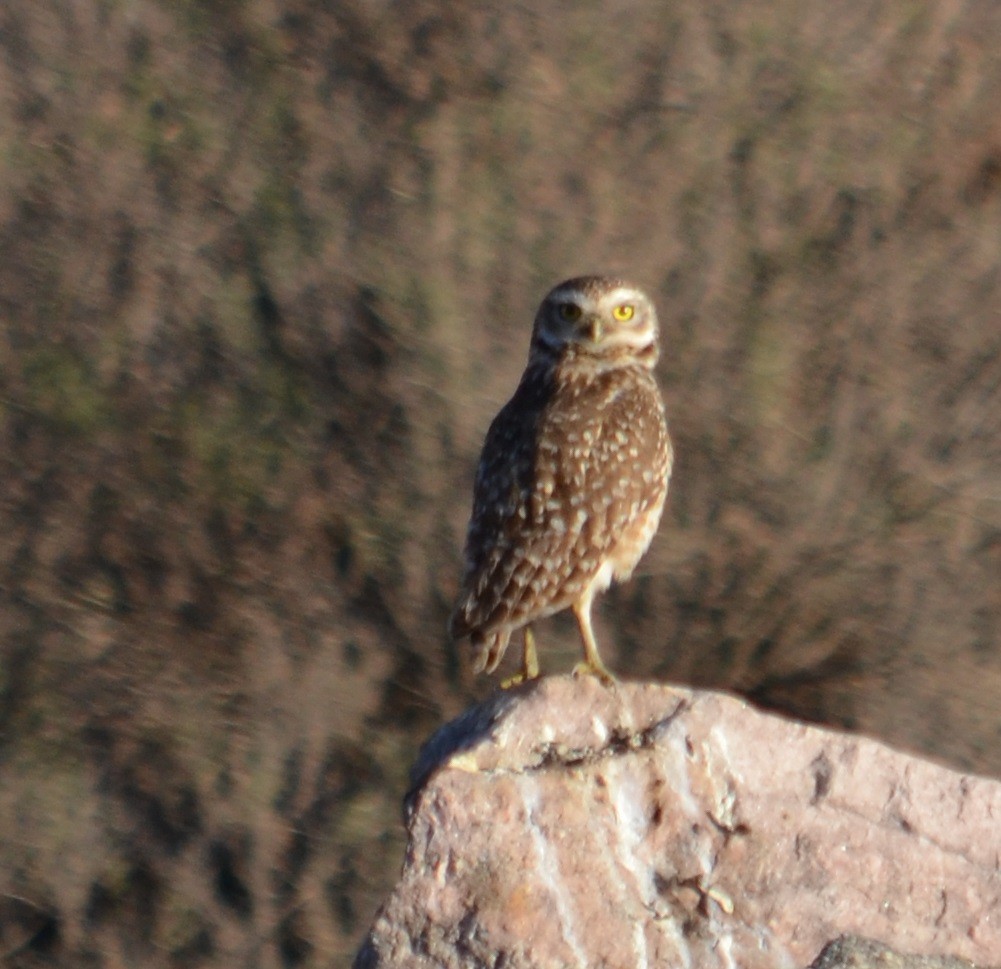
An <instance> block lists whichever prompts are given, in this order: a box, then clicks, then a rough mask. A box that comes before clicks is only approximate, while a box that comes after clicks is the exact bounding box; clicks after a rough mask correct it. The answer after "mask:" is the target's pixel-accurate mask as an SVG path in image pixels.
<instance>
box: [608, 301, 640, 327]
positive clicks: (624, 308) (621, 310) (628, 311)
mask: <svg viewBox="0 0 1001 969" xmlns="http://www.w3.org/2000/svg"><path fill="white" fill-rule="evenodd" d="M635 312H636V310H635V308H634V307H633V305H632V304H631V303H620V304H619V305H618V306H616V307H615V309H614V310H612V316H614V317H615V318H616V319H617V320H618V321H619V322H620V323H625V322H626V320H631V319H632V318H633V313H635Z"/></svg>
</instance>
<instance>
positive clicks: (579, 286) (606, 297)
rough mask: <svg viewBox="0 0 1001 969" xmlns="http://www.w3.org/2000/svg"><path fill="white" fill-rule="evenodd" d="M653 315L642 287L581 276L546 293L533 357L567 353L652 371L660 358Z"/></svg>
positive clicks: (537, 321) (537, 317)
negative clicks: (639, 365)
mask: <svg viewBox="0 0 1001 969" xmlns="http://www.w3.org/2000/svg"><path fill="white" fill-rule="evenodd" d="M657 331H658V327H657V311H656V310H655V309H654V306H653V302H652V301H651V300H650V298H649V297H648V296H647V295H646V293H644V292H643V291H642V290H641V289H638V288H637V287H636V286H633V285H632V284H631V283H627V282H625V281H623V280H621V279H613V278H609V277H607V276H580V277H578V278H576V279H568V280H566V282H563V283H560V284H559V285H558V286H555V287H554V288H553V289H552V290H550V292H549V294H548V295H547V296H546V298H545V299H544V300H543V301H542V305H541V306H540V307H539V311H538V313H536V315H535V327H534V329H533V330H532V354H533V355H541V356H547V357H553V356H560V355H562V354H563V353H564V352H565V351H567V350H568V349H573V350H574V351H575V352H576V354H578V355H581V356H584V357H594V358H597V359H598V360H600V361H602V362H606V361H607V362H609V363H613V364H617V363H628V362H633V361H635V362H639V363H642V364H644V365H645V366H648V367H653V365H654V364H655V363H656V362H657V357H658V354H659V348H658V342H657Z"/></svg>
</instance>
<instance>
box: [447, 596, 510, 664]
mask: <svg viewBox="0 0 1001 969" xmlns="http://www.w3.org/2000/svg"><path fill="white" fill-rule="evenodd" d="M470 611H471V610H470V609H469V608H468V607H467V606H464V605H460V606H459V607H458V608H457V609H456V610H455V612H454V613H452V618H451V620H450V621H449V624H448V631H449V635H451V637H452V639H462V638H464V637H465V636H468V637H469V643H470V645H471V646H472V647H473V660H472V664H471V665H472V669H473V672H474V673H493V671H494V670H495V669H497V667H498V665H499V664H500V661H501V660H502V659H503V658H504V653H505V651H506V650H507V644H508V642H509V641H510V639H511V629H510V628H504V627H501V628H500V629H497V628H494V629H491V630H490V631H489V632H484V631H483V629H482V627H479V628H478V627H476V626H473V625H471V624H470V618H472V617H470V615H469V613H470Z"/></svg>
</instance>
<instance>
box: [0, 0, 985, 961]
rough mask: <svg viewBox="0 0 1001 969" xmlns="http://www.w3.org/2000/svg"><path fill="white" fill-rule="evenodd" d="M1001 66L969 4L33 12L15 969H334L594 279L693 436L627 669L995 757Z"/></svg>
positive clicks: (0, 838)
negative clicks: (485, 526) (473, 563)
mask: <svg viewBox="0 0 1001 969" xmlns="http://www.w3.org/2000/svg"><path fill="white" fill-rule="evenodd" d="M999 51H1001V6H999V5H997V4H993V3H960V2H958V0H927V2H920V0H916V2H908V3H878V2H867V0H846V2H844V3H841V4H838V5H837V6H836V7H835V6H833V5H831V4H829V3H827V2H821V0H810V2H807V3H791V2H779V3H775V2H771V0H750V2H745V3H734V4H725V3H716V2H709V3H707V2H705V0H681V2H678V3H674V4H664V3H661V2H659V0H630V2H628V3H607V4H601V3H587V4H579V3H573V2H569V0H567V2H551V3H544V4H523V5H517V4H506V3H499V2H490V3H487V2H484V3H478V4H477V3H469V4H435V3H431V2H429V0H417V2H404V0H398V2H395V3H389V2H372V3H362V2H351V3H324V2H320V0H290V2H278V0H225V2H218V3H216V2H208V0H131V2H126V0H9V2H6V3H4V4H3V7H2V10H0V149H2V154H0V173H2V177H0V324H2V325H0V435H2V446H0V514H2V528H0V603H2V608H0V651H2V653H0V658H2V668H0V832H2V834H0V961H4V962H5V964H7V965H10V966H12V967H17V969H22V967H33V966H45V965H67V966H70V965H72V966H94V967H104V966H107V967H114V966H120V965H144V966H151V967H156V966H198V965H206V966H207V965H212V966H219V967H228V966H234V967H235V966H241V967H243V966H260V967H283V969H294V967H299V966H303V967H310V966H328V965H336V964H343V963H344V962H345V961H346V960H347V958H348V956H349V954H350V952H351V951H352V949H353V946H354V945H355V944H356V942H357V940H358V938H359V936H360V934H361V933H362V932H363V931H364V929H365V928H366V926H367V922H368V920H369V918H370V917H371V915H372V912H373V910H374V907H375V905H376V904H377V902H378V899H379V898H380V896H381V895H382V894H383V893H384V891H385V890H386V887H387V885H388V884H389V883H390V881H391V880H392V878H393V877H394V875H395V871H396V867H397V865H398V862H399V859H400V856H401V852H402V845H401V835H400V829H399V825H398V810H399V808H398V805H399V801H400V797H401V795H402V792H403V790H404V787H405V784H406V770H407V767H408V765H409V762H410V761H411V759H412V757H413V755H414V752H415V749H416V745H417V744H418V743H419V742H420V740H421V739H422V738H423V737H424V736H426V735H427V733H428V732H429V731H430V730H431V729H432V728H433V727H434V726H435V725H436V724H438V723H440V722H441V721H442V719H443V718H445V717H447V716H450V715H452V714H453V713H455V712H456V711H458V710H459V709H461V707H462V706H463V705H465V704H466V703H468V702H469V701H470V699H471V698H472V697H474V696H476V695H482V694H483V693H484V692H485V691H487V690H489V689H491V688H492V684H490V683H487V682H477V683H473V682H471V680H470V679H469V676H468V673H467V672H466V670H465V668H464V666H463V662H462V657H461V656H460V655H458V654H457V653H456V651H454V650H453V648H452V647H451V646H450V645H449V644H448V643H447V642H446V641H445V638H444V632H443V630H444V625H445V618H446V616H447V612H448V608H449V603H450V600H451V598H452V596H453V594H454V592H455V589H456V584H457V580H458V571H459V549H460V545H461V537H462V529H463V526H464V522H465V517H466V513H467V508H468V500H469V496H468V491H469V486H470V481H471V475H472V467H473V463H474V461H475V455H476V450H477V448H478V444H479V440H480V438H481V436H482V433H483V431H484V429H485V427H486V424H487V421H488V420H489V417H490V415H491V413H492V412H493V410H494V409H495V408H496V407H497V406H498V405H499V404H500V403H501V402H502V401H503V400H504V398H505V396H506V395H507V394H508V393H509V392H510V390H511V389H512V386H513V383H514V381H515V380H516V378H517V375H518V373H519V371H520V369H521V365H522V362H523V358H524V353H525V348H526V337H527V330H528V324H529V321H530V318H531V314H532V312H533V310H534V306H535V304H536V303H537V301H538V299H539V297H540V296H541V294H542V293H543V292H544V291H545V290H546V289H547V288H548V286H549V285H550V284H551V283H553V282H554V281H555V280H556V279H558V278H560V277H563V276H566V275H570V274H572V273H575V272H579V271H584V270H593V269H605V268H609V269H614V270H621V271H624V272H626V273H628V274H629V275H630V276H633V277H634V278H636V279H637V280H638V281H640V282H641V283H643V284H644V285H646V286H647V287H648V288H649V289H650V290H651V291H653V292H654V293H655V294H656V297H657V301H658V303H659V305H660V308H661V316H662V319H663V324H664V331H665V340H664V342H665V347H666V352H665V358H664V361H663V367H662V373H661V377H662V383H663V386H664V389H665V395H666V397H667V399H668V402H669V409H670V413H671V417H672V430H673V434H674V437H675V442H676V447H677V453H678V461H677V464H676V475H675V480H674V483H673V485H672V493H671V496H670V499H669V508H668V512H667V514H666V519H665V523H664V526H663V528H662V531H661V536H660V538H659V539H658V541H657V543H656V544H655V547H654V549H653V550H652V552H651V554H650V556H649V557H648V558H647V559H646V561H645V564H644V566H643V575H642V576H641V577H640V578H639V579H638V580H636V581H634V582H633V583H632V584H630V585H629V586H627V587H624V588H622V589H620V590H617V591H615V592H613V593H612V594H610V595H609V596H608V597H607V598H606V600H605V601H604V603H603V605H602V607H601V610H600V611H601V616H600V618H599V620H598V621H599V628H600V629H601V632H602V634H603V639H604V641H605V643H606V646H605V653H606V657H607V659H608V660H609V662H610V663H611V664H612V665H613V666H614V667H615V668H617V669H618V670H620V671H621V672H622V673H623V674H625V675H628V676H639V677H651V676H652V677H658V678H664V679H668V680H677V681H681V682H689V683H696V684H709V685H713V686H721V687H726V688H730V689H736V690H740V691H742V692H744V693H746V694H748V695H750V696H752V697H753V698H755V699H756V700H757V701H759V702H761V703H763V704H766V705H770V706H774V707H777V708H779V709H783V710H787V711H791V712H793V713H795V714H797V715H801V716H806V717H810V718H813V719H817V720H821V721H826V722H830V723H834V724H838V725H842V726H847V727H850V728H853V729H859V730H864V731H866V732H868V733H871V734H874V735H877V736H881V737H883V738H886V739H888V740H890V741H892V742H894V743H896V744H898V745H901V746H905V747H909V748H912V749H917V750H921V751H924V752H927V753H930V754H932V755H935V756H937V757H941V758H945V759H948V760H950V761H951V762H953V763H955V764H957V765H960V766H963V767H966V768H969V769H975V770H980V771H989V772H995V773H996V772H998V771H1001V742H999V741H1001V710H999V701H998V699H997V689H996V684H997V683H998V677H999V676H1001V654H999V649H998V646H999V623H1001V310H999V307H1001V262H999V256H1001V112H999V111H998V105H999V104H1001V55H999V53H998V52H999ZM540 632H541V638H542V647H543V653H542V659H543V664H544V667H545V668H549V669H555V668H562V669H566V668H568V667H569V665H570V664H571V662H572V655H573V651H574V650H575V649H576V646H575V642H574V638H573V634H572V630H571V629H569V627H568V626H567V625H566V624H565V623H562V622H560V621H558V620H556V621H553V622H552V623H550V624H549V625H548V626H547V627H546V628H545V629H543V630H541V631H540Z"/></svg>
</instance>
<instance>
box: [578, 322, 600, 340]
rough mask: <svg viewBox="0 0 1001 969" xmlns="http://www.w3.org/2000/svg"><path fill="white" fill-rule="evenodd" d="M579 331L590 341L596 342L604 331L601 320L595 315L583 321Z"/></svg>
mask: <svg viewBox="0 0 1001 969" xmlns="http://www.w3.org/2000/svg"><path fill="white" fill-rule="evenodd" d="M580 329H581V332H582V333H583V334H584V336H585V337H587V339H588V340H590V341H591V342H592V343H597V342H598V341H599V340H600V339H601V335H602V333H603V332H604V331H603V329H602V326H601V320H600V319H598V317H597V316H592V317H590V318H589V319H587V320H585V321H584V325H583V326H582V327H581V328H580Z"/></svg>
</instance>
